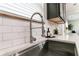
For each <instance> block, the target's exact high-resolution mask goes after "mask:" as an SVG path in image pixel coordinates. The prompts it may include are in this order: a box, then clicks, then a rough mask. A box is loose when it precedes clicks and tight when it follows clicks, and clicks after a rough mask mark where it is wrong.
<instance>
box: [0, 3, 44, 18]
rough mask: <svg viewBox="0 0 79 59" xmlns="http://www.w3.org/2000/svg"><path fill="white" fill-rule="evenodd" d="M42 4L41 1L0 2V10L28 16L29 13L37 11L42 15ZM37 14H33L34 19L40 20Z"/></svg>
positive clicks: (29, 15)
mask: <svg viewBox="0 0 79 59" xmlns="http://www.w3.org/2000/svg"><path fill="white" fill-rule="evenodd" d="M42 6H43V4H42V3H2V4H1V3H0V10H4V11H8V12H11V13H15V14H18V15H22V16H26V17H28V18H30V17H31V15H32V14H33V13H35V12H39V13H41V14H42V15H43V11H42V10H43V7H42ZM37 16H38V15H37ZM37 16H35V19H36V20H40V17H37Z"/></svg>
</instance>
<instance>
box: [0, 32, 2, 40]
mask: <svg viewBox="0 0 79 59" xmlns="http://www.w3.org/2000/svg"><path fill="white" fill-rule="evenodd" d="M0 41H2V33H0Z"/></svg>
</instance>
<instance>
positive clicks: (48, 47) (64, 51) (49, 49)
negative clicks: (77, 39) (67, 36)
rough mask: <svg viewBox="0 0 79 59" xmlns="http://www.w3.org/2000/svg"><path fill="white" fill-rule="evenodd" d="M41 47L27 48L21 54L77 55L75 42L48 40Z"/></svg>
mask: <svg viewBox="0 0 79 59" xmlns="http://www.w3.org/2000/svg"><path fill="white" fill-rule="evenodd" d="M42 46H43V48H41V49H40V46H39V45H36V46H33V47H31V48H29V49H28V50H27V49H26V50H25V51H26V52H25V53H23V54H21V55H20V56H77V55H78V54H77V49H76V45H75V43H67V42H60V41H55V40H46V41H45V44H44V45H42Z"/></svg>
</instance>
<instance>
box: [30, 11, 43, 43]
mask: <svg viewBox="0 0 79 59" xmlns="http://www.w3.org/2000/svg"><path fill="white" fill-rule="evenodd" d="M36 14H38V15H39V16H40V17H41V20H42V36H44V22H43V16H42V15H41V14H40V13H38V12H35V13H34V14H33V15H32V16H31V20H30V43H32V42H33V41H35V38H34V37H33V36H32V19H33V16H34V15H36Z"/></svg>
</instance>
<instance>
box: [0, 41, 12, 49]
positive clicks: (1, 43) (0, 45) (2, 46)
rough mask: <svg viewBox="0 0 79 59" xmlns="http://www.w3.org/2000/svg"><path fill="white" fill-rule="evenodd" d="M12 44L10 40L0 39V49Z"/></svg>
mask: <svg viewBox="0 0 79 59" xmlns="http://www.w3.org/2000/svg"><path fill="white" fill-rule="evenodd" d="M11 46H12V41H0V49H4V48H8V47H11Z"/></svg>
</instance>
